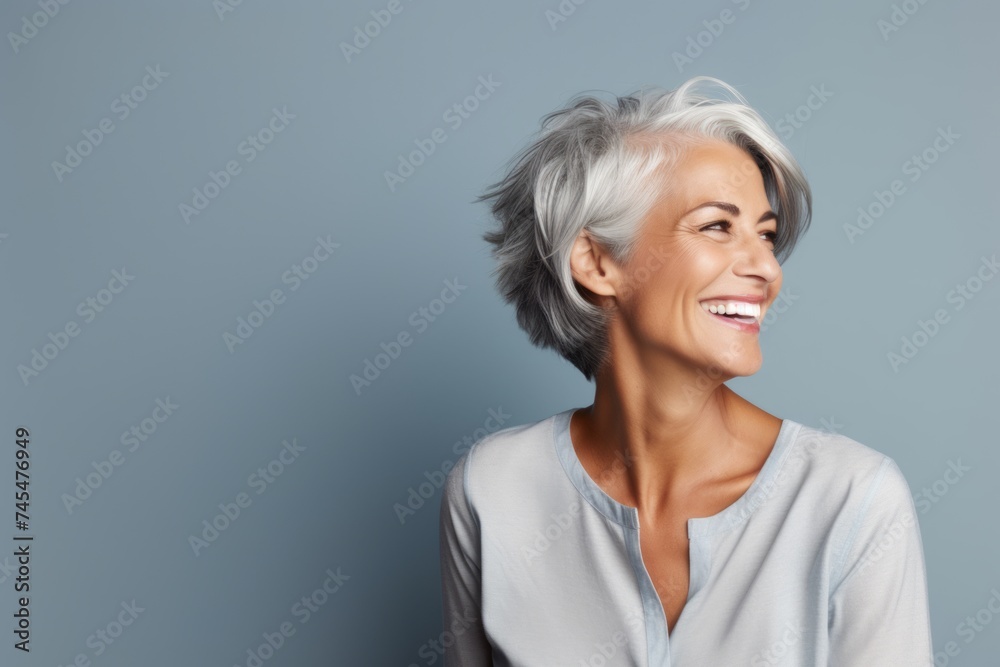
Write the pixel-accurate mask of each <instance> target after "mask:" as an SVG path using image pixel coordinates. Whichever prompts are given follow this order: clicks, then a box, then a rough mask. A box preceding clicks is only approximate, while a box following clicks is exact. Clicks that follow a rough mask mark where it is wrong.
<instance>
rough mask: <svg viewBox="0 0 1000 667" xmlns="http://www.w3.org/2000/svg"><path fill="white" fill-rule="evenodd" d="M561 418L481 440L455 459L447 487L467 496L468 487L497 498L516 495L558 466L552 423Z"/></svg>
mask: <svg viewBox="0 0 1000 667" xmlns="http://www.w3.org/2000/svg"><path fill="white" fill-rule="evenodd" d="M562 414H563V413H556V414H554V415H550V416H548V417H545V418H544V419H539V420H537V421H533V422H529V423H525V424H520V425H517V426H508V427H507V428H504V429H501V430H499V431H494V432H493V433H490V434H488V435H485V436H483V437H482V438H480V439H479V440H477V441H476V442H475V443H473V444H472V445H471V446H470V447H469V449H468V450H467V451H466V452H464V453H463V454H462V455H461V456H460V457H459V458H458V460H457V461H456V463H455V466H454V468H453V469H452V470H451V472H450V473H449V486H451V487H452V488H454V487H456V486H458V485H459V484H461V485H463V486H464V487H465V490H466V493H468V487H469V486H470V485H474V486H475V487H476V488H477V489H478V490H480V491H485V492H488V493H490V495H491V496H493V497H499V496H502V495H504V492H506V493H516V492H517V491H518V490H519V489H524V488H525V485H526V484H529V483H531V482H532V481H535V479H536V478H537V477H539V476H544V475H548V474H551V472H552V467H553V465H556V466H558V465H559V464H558V459H557V458H556V454H555V443H554V437H555V425H556V420H557V419H558V418H559V417H560V416H561V415H562ZM458 478H461V480H459V479H458Z"/></svg>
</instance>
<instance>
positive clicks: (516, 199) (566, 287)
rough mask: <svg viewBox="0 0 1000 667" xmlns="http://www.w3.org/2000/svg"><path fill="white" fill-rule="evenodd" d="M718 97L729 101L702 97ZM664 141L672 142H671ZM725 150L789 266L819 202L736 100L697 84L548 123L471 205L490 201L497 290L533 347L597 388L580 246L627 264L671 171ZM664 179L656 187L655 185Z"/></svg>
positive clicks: (589, 103)
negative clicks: (752, 186)
mask: <svg viewBox="0 0 1000 667" xmlns="http://www.w3.org/2000/svg"><path fill="white" fill-rule="evenodd" d="M712 84H714V85H718V86H719V87H721V88H722V89H724V90H725V91H726V92H727V93H729V95H731V97H732V99H720V98H713V97H711V96H709V95H705V94H702V93H701V92H700V89H701V88H702V87H703V86H705V85H712ZM666 139H669V141H666ZM704 140H721V141H725V142H728V143H730V144H732V145H735V146H738V147H740V148H742V149H743V150H745V151H746V152H747V153H748V154H749V155H750V156H751V157H752V158H753V159H754V162H755V163H756V164H757V167H758V168H759V169H760V172H761V175H762V176H763V180H764V188H765V191H766V193H767V198H768V201H769V202H770V204H771V207H772V208H773V209H774V211H775V213H777V215H778V228H777V237H776V239H775V249H774V252H775V256H776V258H777V260H778V262H779V263H780V262H783V261H784V260H785V259H786V258H787V256H788V255H789V254H790V253H791V250H792V248H793V247H794V246H795V244H796V242H797V241H798V239H799V237H800V236H801V235H802V234H803V233H804V232H805V230H806V229H807V228H808V226H809V221H810V218H811V216H812V194H811V192H810V189H809V184H808V182H807V181H806V177H805V175H804V174H803V172H802V169H801V168H800V167H799V165H798V163H797V162H796V161H795V158H794V157H792V154H791V153H790V152H789V151H788V149H787V148H786V147H785V146H784V145H783V144H782V143H781V141H779V140H778V137H777V136H776V135H775V134H774V132H773V131H772V130H771V128H770V127H768V125H767V123H766V122H765V121H764V119H763V118H761V116H760V115H759V114H758V113H757V112H756V111H754V110H753V109H752V108H750V106H749V105H748V104H747V102H746V100H745V99H744V98H743V96H742V95H740V94H739V92H737V91H736V89H735V88H733V87H732V86H730V85H729V84H727V83H724V82H722V81H720V80H718V79H715V78H712V77H704V76H699V77H694V78H692V79H689V80H688V81H686V82H684V83H683V84H682V85H681V86H680V87H678V88H677V89H676V90H673V91H670V90H664V89H662V88H659V87H644V88H642V89H640V90H638V91H636V92H634V93H632V94H630V95H627V96H625V97H617V98H616V99H615V101H612V102H607V101H604V100H602V99H599V98H598V97H595V96H583V95H578V96H576V97H575V98H573V99H572V100H571V101H570V103H569V104H568V106H566V107H564V108H562V109H559V110H557V111H553V112H551V113H549V114H547V115H546V116H545V117H544V118H543V119H542V121H541V129H540V130H539V133H538V137H537V139H536V140H535V141H534V142H532V143H531V144H530V145H529V146H527V147H526V148H524V149H523V150H522V151H521V152H520V153H518V154H517V155H515V156H514V158H512V159H511V161H510V163H509V165H512V166H511V168H510V169H509V171H508V172H507V174H506V176H505V177H504V178H503V179H502V180H500V181H499V182H497V183H495V184H493V185H492V186H490V188H489V189H488V190H487V191H486V192H485V193H484V194H481V195H479V196H478V197H477V198H476V201H477V202H481V201H485V200H490V199H492V200H493V203H492V205H491V208H490V210H491V213H492V214H493V216H494V218H496V220H497V221H499V223H500V226H499V228H498V229H496V230H494V231H489V232H487V233H485V234H484V235H483V239H484V240H486V241H487V242H488V243H490V244H492V246H493V248H492V251H493V256H494V258H495V259H496V260H497V267H496V269H495V270H494V271H493V275H494V276H495V278H496V286H497V289H498V290H499V292H500V294H501V295H502V296H503V298H504V300H505V301H506V302H507V303H512V304H513V305H514V306H515V310H516V313H517V322H518V324H519V325H520V326H521V328H522V329H524V330H525V331H526V332H527V333H528V335H529V337H530V340H531V342H532V344H534V345H536V346H538V347H543V348H544V347H551V348H553V349H555V350H556V352H558V353H559V354H560V355H561V356H562V357H564V358H565V359H567V360H568V361H570V362H571V363H572V364H573V365H574V366H576V367H577V368H578V369H579V370H580V372H582V373H583V375H584V377H586V378H587V379H588V380H591V379H593V378H594V376H595V375H596V373H597V371H598V369H599V368H600V366H601V364H602V363H603V362H604V360H605V358H606V355H607V324H608V321H609V320H608V313H606V312H605V311H604V310H602V309H601V308H600V307H598V306H597V305H595V304H593V303H590V302H589V301H588V300H587V299H586V298H585V294H587V293H589V290H587V289H586V288H584V287H583V286H582V285H579V284H578V283H576V281H574V280H573V277H572V274H571V271H570V262H569V258H570V251H571V249H572V247H573V244H574V242H575V240H576V238H577V236H579V234H580V233H581V232H582V231H584V230H586V231H587V232H588V234H589V235H590V237H591V238H592V239H593V240H594V241H595V242H597V243H598V244H600V245H601V246H602V247H604V248H605V249H607V251H608V252H609V253H610V254H611V256H612V257H613V258H614V259H615V261H616V262H618V263H621V264H623V265H624V264H627V263H628V261H629V259H630V258H631V256H632V253H633V251H634V249H635V244H636V241H637V237H638V233H637V232H638V231H639V228H640V225H641V223H642V221H643V220H644V219H645V218H646V216H647V215H648V213H649V211H650V210H651V209H652V207H653V206H655V205H656V203H657V202H658V201H660V199H661V198H662V197H663V196H665V192H666V191H667V188H668V187H669V185H670V180H669V176H665V175H663V174H665V173H666V170H665V168H668V167H669V166H670V165H672V164H674V163H675V162H676V160H677V159H678V158H679V157H680V155H681V154H682V151H683V149H684V148H685V147H687V146H689V145H691V144H692V143H694V142H699V141H704ZM658 173H659V174H660V175H659V176H657V174H658Z"/></svg>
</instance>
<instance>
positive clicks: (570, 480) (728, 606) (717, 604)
mask: <svg viewBox="0 0 1000 667" xmlns="http://www.w3.org/2000/svg"><path fill="white" fill-rule="evenodd" d="M575 410H576V408H574V409H570V410H566V411H563V412H560V413H557V414H555V415H553V416H551V417H548V418H546V419H543V420H541V421H538V422H535V423H532V424H526V425H521V426H513V427H509V428H505V429H503V430H500V431H496V432H494V433H492V434H490V435H487V436H486V437H484V438H483V439H481V440H479V441H478V442H477V443H475V444H474V445H473V446H472V447H471V448H470V449H469V451H467V452H465V453H464V454H463V455H462V456H461V457H460V458H459V460H458V461H457V462H456V464H455V467H454V468H453V469H452V470H451V471H449V473H448V476H447V480H446V482H445V485H444V491H443V495H442V501H441V514H440V548H441V551H440V556H441V583H442V594H443V621H444V632H443V633H442V642H441V643H442V646H443V647H445V648H444V649H443V650H444V664H445V665H446V667H480V666H483V665H498V666H501V667H508V666H510V667H559V666H562V665H566V666H567V667H613V666H617V665H621V666H626V665H627V666H638V667H654V666H656V667H730V666H732V665H747V666H748V667H764V666H767V667H771V666H775V665H785V666H804V665H811V666H820V665H822V666H824V667H825V666H827V665H831V666H834V667H850V666H853V665H857V666H859V667H861V666H864V667H885V666H888V667H897V666H899V667H913V666H920V667H928V666H932V665H933V664H934V662H933V648H932V642H931V627H930V613H929V606H928V598H927V574H926V569H925V563H924V554H923V546H922V541H921V536H920V526H919V523H918V521H917V515H916V510H915V507H914V503H913V499H912V497H911V495H910V490H909V487H908V485H907V483H906V479H905V478H904V476H903V474H902V472H901V471H900V469H899V467H898V466H897V464H896V462H895V461H894V460H893V459H892V458H890V457H888V456H886V455H885V454H882V453H880V452H878V451H875V450H874V449H872V448H870V447H868V446H866V445H863V444H861V443H859V442H856V441H854V440H852V439H851V438H849V437H847V436H844V435H840V434H836V433H832V432H828V431H821V430H819V429H816V428H812V427H809V426H806V425H803V424H800V423H797V422H794V421H791V420H789V419H784V420H782V424H781V428H780V430H779V433H778V437H777V440H776V442H775V444H774V446H773V448H772V450H771V452H770V454H769V455H768V457H767V459H766V461H765V462H764V465H763V467H762V468H761V470H760V472H759V473H758V475H757V477H756V478H755V479H754V482H753V483H752V484H751V485H750V487H749V488H748V489H747V491H746V492H745V493H744V494H743V495H742V496H741V497H740V498H739V499H738V500H737V501H736V502H734V503H733V504H732V505H730V506H729V507H727V508H725V509H724V510H722V511H721V512H719V513H718V514H715V515H713V516H708V517H700V518H692V519H688V521H687V531H688V539H689V550H690V551H689V552H690V583H689V589H688V595H687V602H686V604H685V605H684V608H683V610H682V612H681V615H680V617H679V618H678V620H677V623H676V627H673V628H670V629H669V632H668V628H667V622H666V616H665V614H664V611H663V606H662V604H661V602H660V599H659V597H658V595H657V593H656V589H655V588H654V586H653V582H652V580H651V578H650V575H649V573H648V572H647V570H646V568H645V565H644V564H643V560H642V554H641V552H640V548H639V517H638V510H637V509H636V508H634V507H630V506H627V505H623V504H621V503H619V502H617V501H615V500H614V499H612V498H611V497H610V496H609V495H607V494H606V493H605V492H604V491H603V489H601V487H600V486H599V485H598V484H597V482H595V481H594V480H593V479H592V478H591V477H590V475H589V473H587V472H586V470H585V469H584V468H583V465H582V464H581V463H580V460H579V458H578V457H577V455H576V452H575V450H574V448H573V443H572V441H571V439H570V431H569V422H570V417H571V416H572V414H573V412H574V411H575Z"/></svg>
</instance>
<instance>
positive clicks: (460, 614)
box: [440, 448, 493, 667]
mask: <svg viewBox="0 0 1000 667" xmlns="http://www.w3.org/2000/svg"><path fill="white" fill-rule="evenodd" d="M473 449H474V448H473ZM471 456H472V450H470V451H469V452H466V454H465V455H463V456H462V457H461V458H459V460H458V462H457V463H456V464H455V467H454V468H452V470H451V471H450V472H449V473H448V477H447V479H446V481H445V484H444V492H443V494H442V497H441V517H440V540H441V593H442V604H443V615H442V619H443V627H444V637H443V639H442V642H441V643H442V645H443V646H444V647H445V648H444V665H445V667H490V666H492V665H493V659H492V657H491V656H492V651H491V648H490V643H489V641H488V640H487V638H486V633H485V630H484V628H483V623H482V604H481V594H482V583H481V578H480V577H481V573H480V559H479V556H480V539H479V522H478V520H477V518H476V516H475V515H474V513H473V511H472V508H471V506H470V504H469V502H468V498H467V497H466V487H465V476H466V467H467V466H468V465H469V459H470V458H471Z"/></svg>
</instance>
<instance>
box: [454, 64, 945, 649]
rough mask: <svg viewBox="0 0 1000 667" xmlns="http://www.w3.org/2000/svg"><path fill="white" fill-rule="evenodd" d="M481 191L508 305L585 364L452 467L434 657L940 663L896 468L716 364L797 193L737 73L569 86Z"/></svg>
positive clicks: (776, 284) (797, 205)
mask: <svg viewBox="0 0 1000 667" xmlns="http://www.w3.org/2000/svg"><path fill="white" fill-rule="evenodd" d="M711 85H718V86H720V87H721V88H722V89H723V90H724V91H725V92H727V93H729V94H730V97H731V99H725V98H723V99H719V98H712V97H711V96H706V95H704V94H702V93H701V92H700V89H701V88H703V87H705V86H711ZM481 199H484V200H485V199H492V200H493V204H492V212H493V214H494V216H495V217H496V218H497V219H498V220H499V221H500V223H501V226H500V228H499V229H498V230H497V231H493V232H490V233H488V234H486V236H485V238H486V240H487V241H489V242H490V243H491V244H493V246H494V247H495V248H494V254H495V256H496V257H497V259H498V261H499V267H498V269H497V277H498V281H497V282H498V286H499V289H500V291H501V293H502V294H503V296H504V298H505V299H506V300H507V301H508V302H510V303H513V304H514V306H515V307H516V311H517V320H518V323H519V324H520V325H521V327H522V328H523V329H525V330H526V331H527V332H528V334H529V336H530V338H531V341H532V342H533V343H534V344H536V345H538V346H542V347H552V348H554V349H555V350H556V351H557V352H558V353H559V354H560V355H561V356H563V357H564V358H566V359H567V360H569V361H570V362H571V363H573V364H574V365H575V366H576V367H577V368H578V369H579V370H580V371H581V372H582V373H583V374H584V376H585V377H586V378H587V379H588V380H593V381H594V382H595V384H596V388H595V395H594V402H593V404H592V405H590V406H589V407H586V408H581V409H570V410H565V411H563V412H560V413H558V414H555V415H553V416H551V417H549V418H547V419H544V420H541V421H538V422H535V423H533V424H528V425H523V426H516V427H511V428H506V429H504V430H502V431H498V432H496V433H493V434H491V435H489V436H487V437H486V438H484V439H483V440H481V441H479V442H478V443H476V445H474V446H473V447H472V448H471V449H470V451H468V452H467V453H466V454H465V455H464V456H463V457H462V458H461V459H460V460H459V461H458V462H457V463H456V465H455V468H454V469H453V470H452V471H451V472H450V474H449V476H448V480H447V483H446V485H445V491H444V496H443V498H442V506H441V572H442V584H443V586H442V591H443V597H444V624H445V633H444V635H443V642H442V644H443V646H444V647H445V648H444V652H445V656H446V664H448V665H454V666H462V667H472V666H479V665H490V664H494V665H517V666H523V667H528V666H532V667H534V666H538V667H552V666H554V665H573V666H577V665H587V666H597V665H644V666H645V665H648V666H650V667H652V666H657V667H659V666H665V665H669V666H672V667H703V666H709V667H716V666H727V667H728V666H730V665H750V666H751V667H754V666H758V665H779V664H780V665H828V664H829V665H835V666H837V667H843V666H848V665H865V666H866V667H867V666H879V667H881V666H885V665H890V666H896V665H901V666H904V665H905V666H911V665H932V664H933V660H932V654H933V651H932V646H931V634H930V618H929V611H928V602H927V584H926V572H925V565H924V556H923V548H922V542H921V537H920V530H919V525H918V523H917V520H916V513H915V508H914V505H913V501H912V499H911V497H910V492H909V488H908V486H907V483H906V480H905V479H904V477H903V475H902V473H901V472H900V469H899V467H898V466H897V465H896V463H895V462H894V461H893V460H892V459H891V458H889V457H888V456H885V455H884V454H881V453H879V452H878V451H875V450H874V449H871V448H869V447H867V446H865V445H863V444H861V443H858V442H856V441H854V440H852V439H850V438H848V437H846V436H843V435H837V434H835V433H833V432H829V431H821V430H819V429H816V428H813V427H809V426H806V425H804V424H800V423H797V422H795V421H792V420H789V419H781V418H779V417H776V416H774V415H772V414H770V413H768V412H767V411H765V410H763V409H761V408H759V407H757V406H755V405H753V404H751V403H750V402H749V401H747V400H745V399H743V398H742V397H740V396H739V395H737V394H736V393H734V392H733V391H732V390H731V389H729V387H727V386H726V384H725V382H726V381H727V380H729V379H730V378H733V377H738V376H746V375H752V374H753V373H755V372H757V370H759V369H760V366H761V361H762V358H761V350H760V343H759V332H760V322H761V321H762V319H763V318H764V316H765V315H766V313H767V312H768V309H769V308H770V307H771V305H772V304H773V303H774V300H775V298H776V297H777V295H778V291H779V289H780V288H781V282H782V271H781V266H780V262H781V261H783V260H784V258H786V257H787V255H788V254H789V253H790V251H791V250H792V248H793V246H794V245H795V243H796V241H797V240H798V239H799V238H800V236H801V234H802V233H803V232H804V231H805V229H806V228H807V227H808V224H809V220H810V216H811V194H810V190H809V186H808V183H807V182H806V179H805V176H804V175H803V173H802V171H801V169H800V168H799V166H798V165H797V163H796V162H795V160H794V158H793V157H792V156H791V155H790V154H789V152H788V150H787V149H786V148H785V147H784V146H783V145H782V144H781V143H780V142H779V140H778V139H777V137H776V136H775V134H774V133H773V132H772V131H771V130H770V129H769V128H768V126H767V124H766V123H765V122H764V121H763V120H762V119H761V117H760V116H759V115H758V114H757V113H756V112H755V111H753V110H752V109H751V108H750V107H749V106H747V105H746V102H745V100H744V99H743V98H742V97H741V96H740V95H739V93H737V92H736V91H735V90H734V89H733V88H731V87H730V86H728V85H727V84H725V83H723V82H721V81H718V80H717V79H711V78H708V77H698V78H695V79H692V80H690V81H688V82H686V83H684V84H683V85H682V86H680V87H679V88H678V89H677V90H675V91H664V90H660V89H647V90H642V91H639V92H636V93H634V94H633V95H631V96H627V97H623V98H618V99H617V101H616V103H606V102H604V101H601V100H599V99H597V98H594V97H582V98H577V99H576V100H575V101H574V102H573V103H571V104H570V105H569V106H568V107H567V108H565V109H562V110H559V111H556V112H553V113H551V114H549V115H548V116H546V117H545V119H544V120H543V123H542V132H541V133H540V136H539V137H538V138H537V140H536V141H535V142H534V143H533V144H532V145H530V146H529V147H528V148H527V149H525V151H523V152H522V153H521V155H520V157H519V159H518V160H517V161H516V164H515V165H514V166H513V167H512V169H511V170H510V171H509V173H508V174H507V176H506V177H505V178H504V179H503V180H502V181H501V182H499V183H497V184H496V185H495V186H493V188H492V189H491V190H490V191H488V192H487V193H486V194H484V195H483V196H482V197H481Z"/></svg>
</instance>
